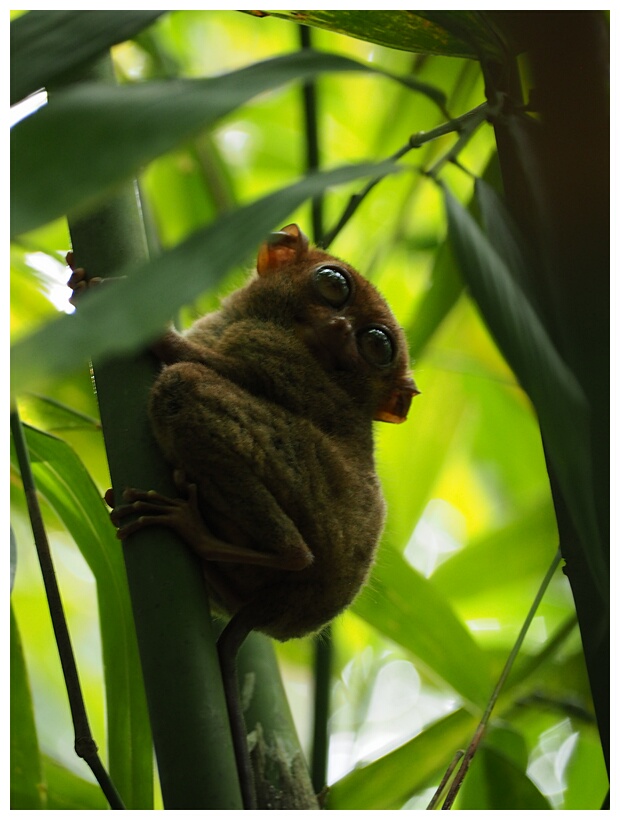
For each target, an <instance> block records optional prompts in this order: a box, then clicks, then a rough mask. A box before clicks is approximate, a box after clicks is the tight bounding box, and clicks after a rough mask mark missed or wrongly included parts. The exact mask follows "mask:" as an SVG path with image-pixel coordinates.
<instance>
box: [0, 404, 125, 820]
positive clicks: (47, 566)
mask: <svg viewBox="0 0 620 820" xmlns="http://www.w3.org/2000/svg"><path fill="white" fill-rule="evenodd" d="M11 432H12V434H13V441H14V443H15V450H16V453H17V460H18V462H19V469H20V472H21V475H22V482H23V485H24V493H25V495H26V503H27V504H28V514H29V516H30V524H31V527H32V534H33V536H34V542H35V546H36V549H37V556H38V558H39V564H40V566H41V574H42V576H43V583H44V585H45V593H46V596H47V603H48V607H49V611H50V615H51V618H52V626H53V628H54V635H55V637H56V645H57V647H58V655H59V657H60V663H61V665H62V672H63V676H64V679H65V686H66V689H67V695H68V698H69V708H70V710H71V718H72V720H73V730H74V734H75V753H76V754H77V755H78V757H81V758H83V760H84V761H85V762H86V763H87V765H88V766H89V767H90V769H91V771H92V773H93V774H94V775H95V778H96V779H97V782H98V783H99V785H100V786H101V789H102V791H103V793H104V794H105V796H106V798H107V800H108V802H109V804H110V806H111V808H113V809H124V808H125V806H124V805H123V801H122V800H121V797H120V795H119V793H118V792H117V790H116V787H115V786H114V784H113V783H112V780H111V779H110V776H109V774H108V773H107V771H106V770H105V768H104V766H103V764H102V763H101V760H100V758H99V755H98V754H97V744H96V743H95V741H94V739H93V736H92V733H91V730H90V726H89V723H88V716H87V714H86V706H85V704H84V698H83V696H82V689H81V686H80V679H79V675H78V670H77V665H76V662H75V656H74V654H73V648H72V646H71V638H70V636H69V630H68V628H67V622H66V619H65V614H64V610H63V606H62V599H61V597H60V590H59V588H58V582H57V580H56V572H55V570H54V564H53V561H52V554H51V550H50V546H49V542H48V540H47V534H46V532H45V526H44V524H43V517H42V515H41V508H40V506H39V499H38V497H37V490H36V486H35V483H34V476H33V474H32V469H31V466H30V458H29V456H28V446H27V444H26V438H25V436H24V430H23V427H22V424H21V420H20V418H19V414H18V411H17V408H15V410H13V411H12V412H11Z"/></svg>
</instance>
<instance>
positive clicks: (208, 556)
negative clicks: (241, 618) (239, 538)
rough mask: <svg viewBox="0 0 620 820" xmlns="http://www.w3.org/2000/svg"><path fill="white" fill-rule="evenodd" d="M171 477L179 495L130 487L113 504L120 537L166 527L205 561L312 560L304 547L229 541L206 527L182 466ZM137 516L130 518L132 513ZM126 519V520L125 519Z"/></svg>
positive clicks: (292, 566) (291, 566)
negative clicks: (261, 547)
mask: <svg viewBox="0 0 620 820" xmlns="http://www.w3.org/2000/svg"><path fill="white" fill-rule="evenodd" d="M174 481H175V484H176V486H177V489H178V490H179V493H180V495H181V497H179V498H169V497H168V496H166V495H163V494H162V493H158V492H157V491H156V490H137V489H135V488H133V487H129V488H128V489H126V490H125V491H124V493H123V502H124V503H122V504H120V505H119V506H118V507H114V509H113V510H112V512H111V513H110V518H111V519H112V523H113V524H114V526H115V527H117V528H118V531H117V536H118V538H120V539H121V540H123V539H125V538H127V537H128V536H129V535H131V534H132V533H134V532H138V531H139V530H142V529H144V528H145V527H168V529H171V530H174V531H175V532H176V533H177V535H179V536H180V537H181V538H182V539H183V541H185V543H186V544H187V545H188V546H189V547H191V548H192V549H193V550H194V551H195V552H197V553H198V555H200V557H201V558H203V559H204V560H205V561H230V562H232V563H237V564H253V565H255V566H262V567H270V568H272V569H282V570H293V571H298V570H302V569H305V568H306V567H308V566H309V565H310V564H311V563H312V559H313V556H312V553H311V552H310V551H309V550H308V549H307V547H305V546H304V548H303V549H299V548H298V549H296V550H287V551H286V552H283V553H270V552H261V551H257V550H254V549H251V548H248V547H242V546H237V545H236V544H229V543H227V542H226V541H222V540H221V539H219V538H217V537H216V536H215V535H213V533H211V532H210V531H209V528H208V527H207V524H206V523H205V520H204V518H203V517H202V513H201V511H200V505H199V502H198V488H197V486H196V485H195V484H191V483H189V482H188V481H187V480H186V478H185V474H184V473H183V472H182V471H181V470H177V471H175V473H174ZM106 501H107V502H108V504H110V503H114V493H113V492H112V491H111V490H108V492H107V493H106ZM136 514H137V516H138V517H137V518H135V517H134V518H133V520H127V519H131V518H132V517H133V516H136ZM125 522H126V523H125Z"/></svg>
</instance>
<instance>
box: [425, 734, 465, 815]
mask: <svg viewBox="0 0 620 820" xmlns="http://www.w3.org/2000/svg"><path fill="white" fill-rule="evenodd" d="M464 754H465V752H464V751H463V750H462V749H459V750H458V751H456V752H455V753H454V757H453V758H452V761H451V763H450V765H449V766H448V768H447V769H446V773H445V774H444V776H443V777H442V778H441V783H440V784H439V786H437V790H436V791H435V794H434V795H433V796H432V798H431V801H430V803H429V804H428V806H427V807H426V810H427V811H433V810H434V809H435V806H437V804H438V803H439V801H440V800H441V798H442V797H443V795H444V792H445V791H446V788H447V786H448V783H449V782H450V779H451V777H452V773H453V772H454V770H455V769H456V767H457V765H458V762H459V760H460V759H461V758H462V757H463V755H464Z"/></svg>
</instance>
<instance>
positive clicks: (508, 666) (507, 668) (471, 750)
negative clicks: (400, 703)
mask: <svg viewBox="0 0 620 820" xmlns="http://www.w3.org/2000/svg"><path fill="white" fill-rule="evenodd" d="M561 560H562V556H561V553H560V551H559V550H558V551H557V552H556V554H555V556H554V558H553V561H552V562H551V566H550V567H549V569H548V570H547V574H546V575H545V577H544V578H543V581H542V583H541V585H540V588H539V590H538V592H537V593H536V597H535V598H534V601H533V602H532V606H531V607H530V610H529V612H528V613H527V616H526V618H525V621H524V622H523V626H522V627H521V631H520V632H519V636H518V637H517V640H516V641H515V644H514V646H513V647H512V650H511V652H510V655H509V656H508V660H507V661H506V663H505V665H504V668H503V669H502V673H501V675H500V676H499V679H498V681H497V683H496V684H495V689H494V690H493V694H492V695H491V697H490V698H489V702H488V703H487V706H486V709H485V710H484V714H483V716H482V719H481V721H480V723H479V724H478V727H477V729H476V731H475V732H474V736H473V737H472V739H471V742H470V744H469V746H468V747H467V750H466V751H465V755H464V756H463V760H462V762H461V765H460V767H459V770H458V772H457V774H456V777H455V778H454V780H453V782H452V785H451V786H450V790H449V791H448V794H447V796H446V799H445V801H444V804H443V806H442V810H446V809H451V808H452V804H453V803H454V800H455V798H456V796H457V794H458V792H459V789H460V788H461V785H462V783H463V779H464V777H465V775H466V774H467V770H468V769H469V765H470V763H471V761H472V758H473V756H474V755H475V753H476V751H477V750H478V746H479V745H480V741H481V739H482V736H483V734H484V731H485V729H486V727H487V724H488V722H489V719H490V717H491V712H492V711H493V709H494V707H495V704H496V703H497V699H498V697H499V695H500V692H501V690H502V688H503V686H504V684H505V683H506V680H507V678H508V675H509V674H510V672H511V670H512V667H513V665H514V662H515V660H516V658H517V655H518V654H519V652H520V650H521V647H522V646H523V641H524V640H525V636H526V634H527V631H528V629H529V628H530V625H531V623H532V620H533V619H534V615H535V614H536V610H537V609H538V607H539V605H540V602H541V601H542V599H543V596H544V594H545V592H546V591H547V587H548V586H549V583H550V582H551V579H552V578H553V575H554V574H555V571H556V569H557V568H558V565H559V563H560V561H561Z"/></svg>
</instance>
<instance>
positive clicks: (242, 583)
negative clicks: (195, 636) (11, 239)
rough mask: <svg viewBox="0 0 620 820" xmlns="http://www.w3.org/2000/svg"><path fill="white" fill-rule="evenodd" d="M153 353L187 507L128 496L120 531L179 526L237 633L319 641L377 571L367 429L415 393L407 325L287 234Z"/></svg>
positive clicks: (346, 270)
mask: <svg viewBox="0 0 620 820" xmlns="http://www.w3.org/2000/svg"><path fill="white" fill-rule="evenodd" d="M79 280H80V274H79V272H78V274H77V276H76V277H75V279H74V281H73V286H74V287H76V288H79V287H81V286H82V285H83V283H82V282H80V281H79ZM70 284H71V283H70ZM153 350H154V352H155V353H156V355H157V356H158V357H159V358H160V359H161V361H162V362H163V364H164V367H163V368H162V371H161V374H160V375H159V377H158V378H157V380H156V381H155V384H154V386H153V388H152V391H151V395H150V406H149V414H150V419H151V423H152V427H153V432H154V435H155V438H156V440H157V442H158V444H159V446H160V448H161V449H162V451H163V453H164V455H165V457H166V459H167V460H168V462H169V463H170V464H171V466H172V467H173V469H174V470H175V478H176V482H177V486H178V488H179V490H180V494H181V495H182V496H183V497H182V498H175V499H170V498H167V497H165V496H162V495H160V494H158V493H155V492H152V491H151V492H143V491H140V490H135V489H130V490H128V491H126V492H125V494H124V503H123V504H121V505H120V506H118V507H117V508H116V509H115V510H114V511H113V513H112V520H113V521H114V523H115V524H116V525H117V526H118V527H119V537H121V538H125V537H127V536H128V535H130V534H131V533H132V532H134V531H136V530H137V529H140V528H142V527H147V526H154V525H155V526H156V525H159V526H166V527H170V528H172V529H174V530H176V531H177V532H178V533H179V535H180V536H181V538H182V539H183V540H184V541H185V542H186V543H187V544H188V545H189V546H190V547H191V548H192V549H193V550H195V551H196V552H197V553H198V555H199V556H200V557H201V559H202V560H203V568H204V576H205V581H206V586H207V588H208V591H209V595H210V599H211V601H212V602H213V603H214V604H215V606H216V607H217V608H218V609H221V610H223V611H224V612H225V613H228V614H229V615H232V616H235V617H234V618H233V621H235V622H236V623H237V624H241V627H240V630H239V634H240V635H241V636H242V637H243V636H244V635H245V634H247V631H249V630H250V629H256V630H259V631H261V632H264V633H266V634H267V635H270V636H272V637H274V638H277V639H279V640H286V639H288V638H293V637H300V636H303V635H307V634H309V633H312V632H315V631H316V630H318V629H320V627H322V626H323V625H324V624H326V623H327V622H329V621H330V620H331V619H332V618H334V616H336V615H337V614H338V613H339V612H341V611H342V610H343V609H345V608H346V607H347V606H348V605H349V604H350V603H351V602H352V601H353V599H354V598H355V596H356V595H357V593H358V592H359V590H360V588H361V587H362V585H363V584H364V582H365V580H366V578H367V576H368V574H369V571H370V568H371V566H372V563H373V559H374V555H375V550H376V547H377V543H378V540H379V537H380V534H381V530H382V527H383V521H384V501H383V497H382V495H381V489H380V486H379V481H378V478H377V475H376V472H375V465H374V458H373V435H372V422H373V420H379V421H386V422H394V423H399V422H402V421H404V420H405V418H406V416H407V412H408V410H409V405H410V402H411V399H412V397H413V396H414V395H415V394H416V393H417V392H418V390H417V388H416V386H415V383H414V381H413V379H412V378H411V375H410V373H409V360H408V353H407V344H406V341H405V337H404V334H403V331H402V330H401V328H400V327H399V326H398V324H397V322H396V321H395V319H394V317H393V315H392V312H391V311H390V309H389V307H388V305H387V304H386V302H385V301H384V299H383V298H382V297H381V296H380V295H379V293H378V292H377V290H376V289H375V288H374V287H373V286H372V285H371V284H370V283H369V282H368V281H367V280H366V279H364V278H363V277H362V276H361V275H360V274H359V273H358V272H357V271H356V270H354V269H353V268H352V267H351V266H350V265H348V264H346V263H345V262H343V261H341V260H339V259H336V258H335V257H333V256H330V255H329V254H327V253H326V252H325V251H323V250H320V249H318V248H314V247H311V246H309V244H308V240H307V239H306V237H305V235H304V234H303V233H302V232H301V230H300V229H299V228H298V226H297V225H288V226H286V227H285V228H283V229H282V230H281V231H279V232H277V233H274V234H272V235H271V236H270V238H269V239H268V240H267V241H266V242H265V243H264V244H263V245H262V246H261V248H260V250H259V253H258V260H257V266H256V273H255V274H254V276H253V277H252V278H251V279H250V281H249V282H248V283H247V284H246V285H245V286H244V287H242V288H241V289H240V290H238V291H236V292H235V293H233V294H232V295H230V296H228V297H227V298H226V299H225V300H224V301H223V303H222V306H221V308H220V309H219V310H218V311H216V312H214V313H211V314H208V315H207V316H205V317H203V318H202V319H199V320H198V321H197V322H196V323H195V324H194V325H193V326H192V327H191V328H190V329H189V330H188V331H187V332H186V333H185V334H183V335H181V334H179V333H177V332H176V331H174V330H170V331H168V332H167V333H166V334H165V335H164V337H163V338H162V339H161V340H160V341H159V342H157V343H156V344H155V345H154V348H153ZM136 514H138V515H139V517H138V518H136V517H135V516H136Z"/></svg>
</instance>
